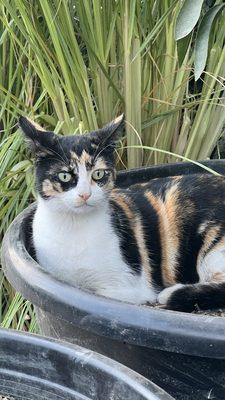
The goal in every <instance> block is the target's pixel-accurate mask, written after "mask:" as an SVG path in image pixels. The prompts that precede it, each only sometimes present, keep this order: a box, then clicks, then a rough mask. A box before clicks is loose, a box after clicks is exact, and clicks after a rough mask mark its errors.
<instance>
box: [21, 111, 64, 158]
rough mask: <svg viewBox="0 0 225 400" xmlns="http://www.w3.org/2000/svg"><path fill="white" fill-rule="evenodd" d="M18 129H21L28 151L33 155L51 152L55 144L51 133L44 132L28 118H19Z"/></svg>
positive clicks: (54, 138)
mask: <svg viewBox="0 0 225 400" xmlns="http://www.w3.org/2000/svg"><path fill="white" fill-rule="evenodd" d="M19 127H20V128H21V129H22V131H23V133H24V135H25V139H26V142H27V144H28V147H29V149H30V150H31V152H32V153H33V154H34V155H39V154H40V153H46V154H47V153H49V152H51V150H52V148H53V147H54V144H55V142H56V135H55V134H54V133H53V132H49V131H45V130H44V129H42V128H41V127H40V126H39V125H38V124H36V123H34V122H33V121H31V120H30V119H28V118H25V117H20V118H19Z"/></svg>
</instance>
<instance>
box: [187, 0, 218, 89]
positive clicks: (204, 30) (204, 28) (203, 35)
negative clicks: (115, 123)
mask: <svg viewBox="0 0 225 400" xmlns="http://www.w3.org/2000/svg"><path fill="white" fill-rule="evenodd" d="M224 6H225V4H220V5H218V6H215V7H213V8H211V9H210V10H209V11H208V12H207V13H206V14H205V16H204V17H203V19H202V21H201V23H200V26H199V29H198V32H197V37H196V42H195V61H194V63H195V80H196V81H197V80H198V79H199V78H200V76H201V74H202V72H203V70H204V68H205V65H206V60H207V54H208V46H209V36H210V31H211V28H212V24H213V22H214V20H215V18H216V16H217V15H218V13H219V12H221V11H222V9H223V8H224Z"/></svg>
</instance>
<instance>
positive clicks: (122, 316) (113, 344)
mask: <svg viewBox="0 0 225 400" xmlns="http://www.w3.org/2000/svg"><path fill="white" fill-rule="evenodd" d="M208 165H209V166H210V167H211V168H214V169H215V170H217V171H218V172H220V173H225V162H224V161H210V162H208ZM190 172H204V170H201V169H200V168H198V167H195V166H194V165H190V164H187V163H177V164H172V165H169V166H167V165H166V166H158V167H152V168H144V169H139V170H132V171H128V172H123V173H121V174H119V176H118V180H117V183H118V186H126V185H129V184H131V183H135V182H139V181H141V182H143V181H146V180H148V179H151V178H155V177H157V176H168V175H177V174H182V173H190ZM34 208H35V204H34V205H32V206H30V207H28V208H27V209H26V210H25V211H24V212H23V213H21V214H20V215H19V216H18V217H17V218H16V219H15V221H14V222H13V223H12V225H11V227H10V228H9V230H8V233H7V234H6V236H5V238H4V242H3V250H2V262H3V267H4V271H5V273H6V275H7V277H8V279H9V281H10V282H11V284H12V285H13V286H14V287H15V288H16V289H17V290H18V291H20V292H21V293H22V294H23V295H24V297H26V298H27V299H29V300H30V301H31V302H32V303H33V304H35V306H36V307H37V313H38V320H39V323H40V328H41V332H42V334H44V335H47V336H53V337H57V338H60V339H65V340H67V341H70V342H73V343H77V344H80V345H83V346H84V347H87V348H90V349H92V350H95V351H98V352H100V353H102V354H105V355H107V356H109V357H112V358H113V359H115V360H118V361H120V362H121V363H123V364H125V365H127V366H129V367H130V368H132V369H134V370H136V371H137V372H139V373H140V374H142V375H144V376H145V377H148V378H149V379H151V380H152V381H153V382H155V383H156V384H158V385H159V386H160V387H162V388H164V389H165V390H166V391H167V392H169V393H170V394H171V395H172V396H173V397H175V398H176V399H178V400H179V399H180V400H181V399H182V400H201V399H215V400H223V399H224V398H225V318H222V317H213V316H209V315H196V314H185V313H178V312H173V311H165V310H160V309H153V308H150V307H147V306H134V305H130V304H127V303H122V302H118V301H113V300H111V299H107V298H103V297H98V296H95V295H93V294H91V293H87V292H85V291H81V290H79V289H77V288H74V287H72V286H70V285H68V284H65V283H62V282H60V281H57V280H56V279H54V278H53V277H51V276H50V275H48V274H47V273H46V272H45V271H44V270H43V269H42V268H41V267H40V266H39V265H38V264H37V263H36V262H35V261H34V259H33V258H32V256H31V255H32V252H31V249H30V234H31V221H32V215H33V211H34Z"/></svg>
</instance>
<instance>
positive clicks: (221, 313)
mask: <svg viewBox="0 0 225 400" xmlns="http://www.w3.org/2000/svg"><path fill="white" fill-rule="evenodd" d="M145 306H147V307H151V308H161V309H162V310H163V306H162V305H160V304H156V305H152V304H145ZM192 314H199V315H211V316H213V317H225V310H223V309H219V310H213V311H212V310H207V311H203V310H196V311H193V312H192ZM0 400H1V398H0Z"/></svg>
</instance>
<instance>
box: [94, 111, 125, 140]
mask: <svg viewBox="0 0 225 400" xmlns="http://www.w3.org/2000/svg"><path fill="white" fill-rule="evenodd" d="M124 125H125V117H124V114H121V115H120V116H119V117H117V118H116V119H114V120H113V121H111V122H110V123H109V124H107V125H105V126H104V127H103V128H101V129H99V130H98V131H95V132H92V134H91V136H92V137H93V139H95V140H96V141H97V142H98V143H99V144H100V145H102V146H104V147H105V146H107V145H108V146H112V147H115V144H116V142H117V141H118V140H119V139H120V138H121V137H122V134H123V131H124Z"/></svg>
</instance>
